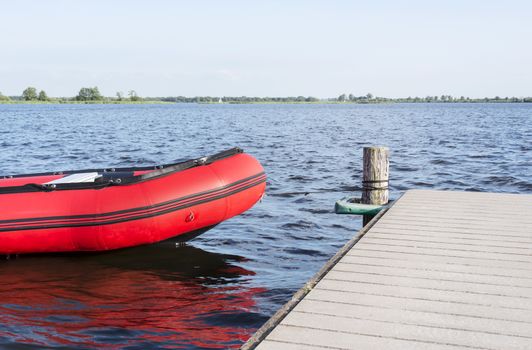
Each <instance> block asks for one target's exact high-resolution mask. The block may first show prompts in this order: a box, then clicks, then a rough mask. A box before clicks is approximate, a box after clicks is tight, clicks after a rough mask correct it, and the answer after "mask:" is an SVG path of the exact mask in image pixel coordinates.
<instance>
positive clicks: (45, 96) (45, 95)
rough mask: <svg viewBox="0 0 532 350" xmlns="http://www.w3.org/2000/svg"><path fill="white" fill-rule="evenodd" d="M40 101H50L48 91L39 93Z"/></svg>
mask: <svg viewBox="0 0 532 350" xmlns="http://www.w3.org/2000/svg"><path fill="white" fill-rule="evenodd" d="M37 98H38V100H39V101H48V100H49V98H48V95H47V94H46V91H44V90H41V91H40V92H39V97H37Z"/></svg>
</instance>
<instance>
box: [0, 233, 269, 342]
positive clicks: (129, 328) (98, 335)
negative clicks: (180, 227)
mask: <svg viewBox="0 0 532 350" xmlns="http://www.w3.org/2000/svg"><path fill="white" fill-rule="evenodd" d="M238 260H242V258H239V257H235V256H227V255H220V254H213V253H208V252H205V251H203V250H200V249H197V248H192V247H181V248H174V245H173V244H172V243H166V244H161V245H157V246H149V247H140V248H135V249H129V250H124V251H119V252H112V253H106V254H101V255H97V256H95V255H90V256H89V255H85V256H70V257H65V256H60V257H23V258H20V259H17V260H14V261H6V262H1V263H0V276H1V278H2V283H1V284H0V323H1V326H0V345H1V344H13V343H18V344H21V343H24V344H38V345H41V346H60V345H66V346H72V347H90V348H106V349H116V348H123V347H125V346H131V345H141V347H142V348H150V347H159V348H160V347H168V348H170V347H171V348H176V347H183V348H195V347H204V348H238V347H239V346H240V345H241V343H242V342H244V341H245V340H246V339H247V338H248V337H249V335H250V334H251V333H252V332H253V331H254V330H255V328H256V327H258V326H259V325H260V322H261V321H258V320H257V321H255V322H253V319H252V318H253V309H254V306H255V303H254V300H253V296H254V295H255V294H257V293H260V292H262V291H263V290H259V289H257V288H245V287H243V286H242V285H239V283H240V284H242V283H245V279H246V277H245V276H247V275H253V272H251V271H248V270H245V269H243V268H241V267H239V266H236V265H234V264H232V263H234V262H235V261H238ZM250 317H251V320H250Z"/></svg>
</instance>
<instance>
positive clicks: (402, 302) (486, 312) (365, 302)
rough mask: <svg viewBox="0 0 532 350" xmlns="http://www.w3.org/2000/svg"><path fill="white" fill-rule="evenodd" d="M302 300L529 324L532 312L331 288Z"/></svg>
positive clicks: (531, 320)
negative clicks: (333, 289)
mask: <svg viewBox="0 0 532 350" xmlns="http://www.w3.org/2000/svg"><path fill="white" fill-rule="evenodd" d="M305 300H317V301H325V302H335V303H340V304H347V305H362V306H372V307H375V308H384V309H399V310H410V311H424V312H433V313H439V314H445V315H460V316H468V317H473V318H486V319H495V320H501V321H516V322H526V323H532V313H530V312H515V309H509V308H503V307H494V306H492V305H489V306H486V305H472V304H465V303H455V302H450V301H438V300H426V299H412V298H409V297H401V296H397V295H393V296H386V295H376V294H366V293H362V292H360V293H359V292H357V291H353V290H352V291H349V292H347V291H332V290H326V289H313V290H312V291H311V292H310V293H309V294H308V295H307V297H306V298H305Z"/></svg>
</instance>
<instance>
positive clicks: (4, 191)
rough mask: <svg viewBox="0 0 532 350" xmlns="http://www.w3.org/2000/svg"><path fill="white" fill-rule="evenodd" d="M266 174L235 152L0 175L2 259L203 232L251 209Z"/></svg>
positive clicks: (101, 248)
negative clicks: (167, 161) (151, 164)
mask: <svg viewBox="0 0 532 350" xmlns="http://www.w3.org/2000/svg"><path fill="white" fill-rule="evenodd" d="M265 187H266V175H265V173H264V169H263V168H262V166H261V165H260V163H259V162H258V161H257V160H256V159H255V158H253V157H252V156H250V155H248V154H245V153H243V151H242V150H241V149H239V148H233V149H230V150H227V151H224V152H221V153H218V154H215V155H213V156H209V157H203V158H198V159H192V160H188V161H184V162H179V163H174V164H166V165H159V166H155V167H136V168H118V169H89V170H79V171H65V172H55V173H41V174H29V175H16V176H2V177H0V254H24V253H52V252H84V251H105V250H111V249H119V248H126V247H132V246H138V245H142V244H149V243H154V242H159V241H162V240H166V239H169V238H171V237H176V236H181V235H183V237H185V236H184V235H185V234H187V233H193V232H201V229H204V228H207V227H210V226H213V225H216V224H218V223H220V222H222V221H224V220H227V219H229V218H231V217H233V216H235V215H238V214H240V213H242V212H244V211H246V210H247V209H249V208H251V207H252V206H253V205H254V204H255V203H256V202H257V201H258V200H259V199H260V198H261V197H262V196H263V194H264V190H265Z"/></svg>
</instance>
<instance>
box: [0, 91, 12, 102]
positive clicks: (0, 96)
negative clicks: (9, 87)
mask: <svg viewBox="0 0 532 350" xmlns="http://www.w3.org/2000/svg"><path fill="white" fill-rule="evenodd" d="M0 101H11V99H10V98H9V96H4V95H2V93H1V92H0Z"/></svg>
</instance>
